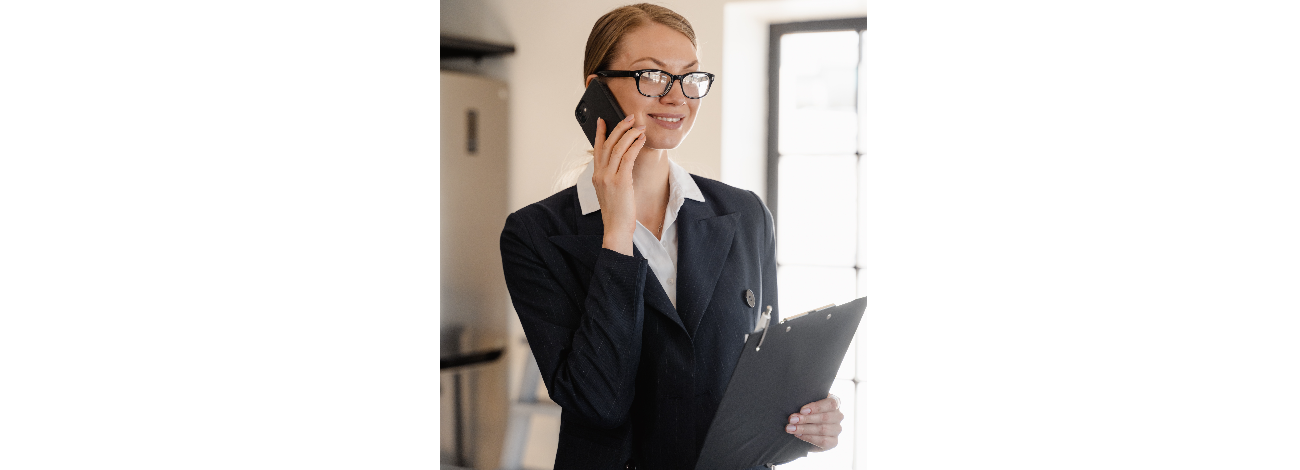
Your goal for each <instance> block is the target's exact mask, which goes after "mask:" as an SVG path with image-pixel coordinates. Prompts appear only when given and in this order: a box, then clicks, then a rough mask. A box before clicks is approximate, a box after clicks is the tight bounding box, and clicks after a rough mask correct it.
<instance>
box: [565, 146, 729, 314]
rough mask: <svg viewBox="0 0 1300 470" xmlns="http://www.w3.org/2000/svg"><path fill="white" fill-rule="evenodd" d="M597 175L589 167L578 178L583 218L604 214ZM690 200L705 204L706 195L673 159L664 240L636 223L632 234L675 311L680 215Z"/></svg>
mask: <svg viewBox="0 0 1300 470" xmlns="http://www.w3.org/2000/svg"><path fill="white" fill-rule="evenodd" d="M595 172H596V169H595V165H594V164H588V165H587V169H586V170H584V171H583V172H582V176H579V177H578V203H579V204H581V205H582V215H587V214H590V213H592V212H596V211H598V210H600V201H599V200H598V199H597V198H596V186H595V185H594V184H592V182H591V176H592V175H593V174H595ZM687 199H691V200H695V201H700V202H704V194H703V193H701V192H700V187H699V186H696V185H695V180H694V179H692V178H691V174H690V173H687V172H686V170H685V169H684V168H682V167H681V166H678V165H677V163H676V162H674V161H672V160H671V159H669V160H668V207H667V210H665V211H664V232H663V239H659V238H655V235H654V232H651V231H650V229H647V228H645V226H644V225H641V222H640V221H638V222H637V223H636V231H635V232H632V244H633V245H636V248H637V250H640V251H641V256H644V257H645V259H646V261H648V262H649V264H650V269H651V270H652V271H654V273H655V277H657V278H659V285H662V286H663V287H664V292H667V293H668V300H671V301H672V302H673V306H674V307H676V306H677V225H676V223H677V213H678V212H679V211H681V209H682V204H683V203H685V202H686V200H687Z"/></svg>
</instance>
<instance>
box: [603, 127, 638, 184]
mask: <svg viewBox="0 0 1300 470" xmlns="http://www.w3.org/2000/svg"><path fill="white" fill-rule="evenodd" d="M643 135H645V126H638V127H637V128H635V129H631V130H629V131H627V132H625V133H623V135H622V137H621V138H619V139H618V142H617V143H616V144H614V149H613V152H612V154H611V156H610V157H609V169H610V171H614V172H618V173H626V174H627V177H628V178H631V177H632V174H631V173H630V172H628V171H627V170H629V169H630V168H631V162H632V161H633V160H636V155H637V153H640V149H639V148H638V149H636V150H637V151H636V152H629V150H630V149H632V147H633V146H636V145H638V144H639V143H640V142H641V141H642V140H643V139H641V136H643Z"/></svg>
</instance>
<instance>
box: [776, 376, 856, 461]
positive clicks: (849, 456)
mask: <svg viewBox="0 0 1300 470" xmlns="http://www.w3.org/2000/svg"><path fill="white" fill-rule="evenodd" d="M831 393H833V394H835V396H837V397H840V412H842V413H844V421H841V422H840V426H842V427H843V428H844V430H843V431H842V432H840V442H839V445H837V446H835V448H834V449H831V450H829V451H826V452H809V453H808V456H807V457H804V458H802V459H799V460H795V461H794V462H790V463H788V464H786V465H779V466H778V468H780V469H781V470H791V469H802V470H823V469H825V470H850V469H852V468H853V454H854V452H855V451H856V450H857V449H855V447H857V446H855V445H854V436H856V435H857V433H856V431H857V430H856V429H855V427H856V424H857V416H856V415H857V413H856V411H857V403H856V402H857V396H858V394H857V391H856V390H854V386H853V382H852V381H848V380H836V381H835V382H833V383H831Z"/></svg>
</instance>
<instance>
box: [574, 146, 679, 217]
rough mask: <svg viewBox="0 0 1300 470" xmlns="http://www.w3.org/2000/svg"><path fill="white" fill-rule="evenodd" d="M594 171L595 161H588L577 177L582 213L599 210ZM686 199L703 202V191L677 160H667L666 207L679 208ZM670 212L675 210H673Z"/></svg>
mask: <svg viewBox="0 0 1300 470" xmlns="http://www.w3.org/2000/svg"><path fill="white" fill-rule="evenodd" d="M595 173H596V165H595V163H594V162H593V163H588V164H587V169H585V170H583V171H582V176H579V177H578V203H580V204H581V205H582V215H587V214H590V213H592V212H596V211H598V210H600V200H599V199H597V198H596V186H595V185H593V184H592V183H591V176H592V175H594V174H595ZM686 199H691V200H694V201H700V202H704V193H701V192H700V187H699V186H698V185H696V184H695V179H694V178H691V174H690V173H687V172H686V169H685V168H682V167H681V166H680V165H678V164H677V162H674V161H672V159H669V160H668V207H669V208H670V209H677V208H681V207H682V204H683V203H684V202H685V200H686ZM672 212H674V213H675V212H676V210H673V211H672Z"/></svg>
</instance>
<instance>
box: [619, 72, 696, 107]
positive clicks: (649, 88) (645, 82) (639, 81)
mask: <svg viewBox="0 0 1300 470" xmlns="http://www.w3.org/2000/svg"><path fill="white" fill-rule="evenodd" d="M596 75H597V76H601V77H633V78H636V91H637V92H639V93H641V94H642V95H644V96H646V97H650V98H660V97H662V96H664V95H667V94H668V92H669V91H672V89H673V82H674V81H680V82H682V94H684V95H686V97H687V98H690V99H693V100H698V99H700V98H703V97H704V95H707V94H709V88H711V87H712V86H713V74H711V73H708V72H691V73H688V74H684V75H673V74H671V73H668V72H665V71H663V70H657V69H642V70H601V71H599V72H596Z"/></svg>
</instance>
